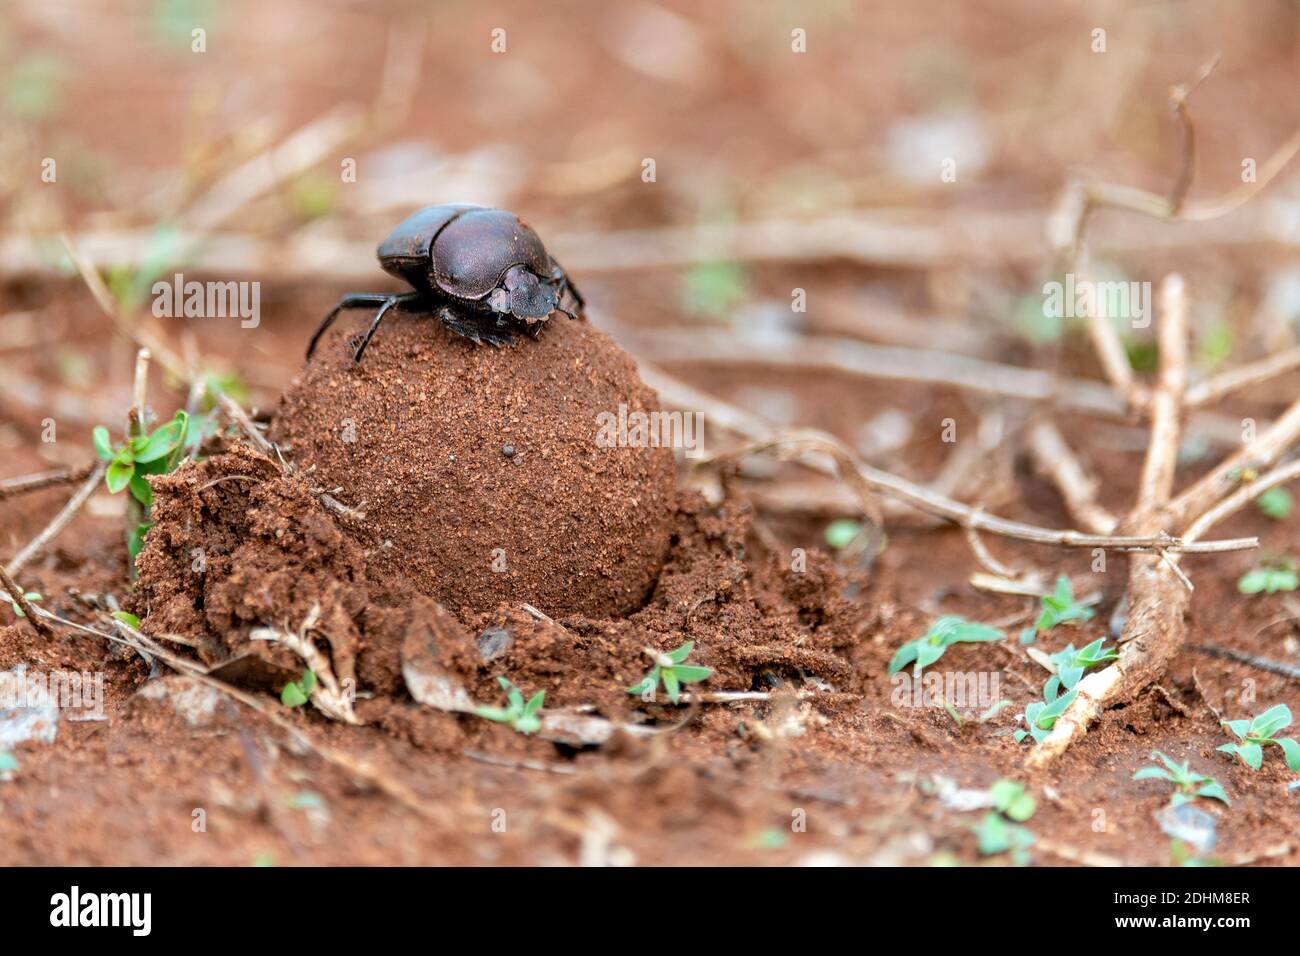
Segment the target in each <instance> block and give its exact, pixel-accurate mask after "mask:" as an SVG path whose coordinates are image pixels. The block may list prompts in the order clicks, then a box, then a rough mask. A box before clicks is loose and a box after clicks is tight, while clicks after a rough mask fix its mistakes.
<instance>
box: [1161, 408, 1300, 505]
mask: <svg viewBox="0 0 1300 956" xmlns="http://www.w3.org/2000/svg"><path fill="white" fill-rule="evenodd" d="M1298 439H1300V399H1297V400H1296V401H1295V402H1293V403H1292V404H1291V407H1289V408H1288V409H1287V410H1286V411H1285V412H1283V413H1282V415H1281V417H1279V418H1278V419H1277V420H1276V421H1275V422H1273V424H1272V425H1270V426H1269V427H1268V428H1266V429H1264V431H1263V432H1262V433H1260V434H1259V435H1257V436H1256V438H1255V440H1254V441H1253V442H1251V443H1250V444H1249V445H1246V446H1245V447H1243V448H1241V449H1240V450H1239V451H1238V452H1237V453H1236V454H1235V455H1232V456H1231V457H1230V458H1228V459H1227V460H1226V461H1224V462H1222V463H1220V464H1219V465H1218V466H1217V467H1216V468H1214V470H1212V471H1211V472H1210V473H1209V474H1208V475H1206V476H1205V477H1203V478H1202V479H1201V480H1200V481H1198V482H1196V483H1195V484H1193V485H1192V486H1191V487H1190V488H1188V489H1187V490H1186V491H1184V492H1183V493H1182V494H1180V495H1179V496H1178V497H1176V498H1175V499H1174V500H1173V502H1172V503H1171V504H1170V506H1169V510H1170V514H1171V518H1172V519H1173V523H1174V524H1176V525H1178V524H1186V523H1187V522H1188V521H1191V520H1192V519H1193V518H1195V517H1196V516H1198V515H1200V514H1203V513H1204V512H1205V511H1207V510H1209V509H1210V508H1211V507H1213V506H1214V504H1215V502H1217V501H1219V500H1220V499H1221V498H1223V497H1224V496H1225V495H1228V494H1231V493H1232V492H1233V491H1234V490H1235V489H1236V488H1237V487H1238V486H1239V484H1240V483H1241V481H1242V480H1243V478H1245V477H1246V476H1247V474H1248V473H1249V472H1251V471H1261V470H1263V469H1266V468H1270V467H1272V466H1273V465H1274V464H1275V463H1276V462H1277V461H1278V460H1279V459H1280V458H1281V457H1282V456H1283V455H1284V454H1285V453H1286V452H1287V450H1288V449H1290V448H1291V447H1292V446H1293V445H1294V444H1295V443H1296V441H1297V440H1298Z"/></svg>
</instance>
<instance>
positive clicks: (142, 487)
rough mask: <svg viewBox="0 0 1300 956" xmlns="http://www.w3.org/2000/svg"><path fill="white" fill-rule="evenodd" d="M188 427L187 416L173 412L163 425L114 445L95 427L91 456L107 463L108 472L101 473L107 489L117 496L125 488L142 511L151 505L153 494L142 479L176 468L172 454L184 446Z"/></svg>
mask: <svg viewBox="0 0 1300 956" xmlns="http://www.w3.org/2000/svg"><path fill="white" fill-rule="evenodd" d="M188 424H189V416H188V415H186V414H185V413H184V412H177V413H176V416H175V417H174V418H173V419H172V420H171V421H169V422H168V423H167V424H166V425H162V426H159V427H158V428H155V429H154V430H153V431H152V432H150V433H147V434H144V435H137V436H135V437H134V438H130V439H128V440H127V441H125V442H123V443H121V444H119V445H116V446H114V445H112V444H111V443H110V441H109V437H108V429H107V428H105V427H104V426H103V425H97V426H96V427H95V432H94V436H95V453H96V454H98V455H99V457H100V458H102V459H103V460H104V461H106V462H108V471H107V472H106V473H105V474H104V483H105V484H106V485H108V490H109V491H110V492H112V493H113V494H117V493H118V492H119V491H122V490H123V489H126V488H129V489H130V491H131V496H132V497H133V498H135V500H136V501H138V502H140V504H142V505H144V506H145V507H146V508H147V507H149V505H151V504H153V492H152V491H151V490H150V489H149V482H147V481H145V479H144V476H145V475H161V474H166V473H167V472H168V471H171V470H172V469H173V468H175V467H176V465H177V463H178V462H177V461H176V460H173V459H175V458H179V456H177V455H176V454H175V453H176V452H177V450H178V449H180V448H182V447H183V446H184V444H185V432H186V428H187V426H188Z"/></svg>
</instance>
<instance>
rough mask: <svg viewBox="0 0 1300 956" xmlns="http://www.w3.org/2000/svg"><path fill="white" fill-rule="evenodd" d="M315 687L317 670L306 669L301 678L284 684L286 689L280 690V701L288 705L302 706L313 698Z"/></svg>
mask: <svg viewBox="0 0 1300 956" xmlns="http://www.w3.org/2000/svg"><path fill="white" fill-rule="evenodd" d="M315 687H316V672H315V671H312V670H305V671H303V672H302V677H301V678H299V679H298V680H291V681H289V683H287V684H285V685H284V690H282V691H280V703H282V704H284V706H286V707H301V706H302V705H303V704H305V703H307V701H308V700H309V699H310V698H311V692H312V690H313V689H315Z"/></svg>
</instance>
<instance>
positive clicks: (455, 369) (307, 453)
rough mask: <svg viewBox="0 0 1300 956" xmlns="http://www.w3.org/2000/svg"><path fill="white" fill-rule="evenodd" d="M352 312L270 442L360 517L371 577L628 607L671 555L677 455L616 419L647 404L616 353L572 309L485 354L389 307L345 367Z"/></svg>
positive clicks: (597, 608) (289, 398)
mask: <svg viewBox="0 0 1300 956" xmlns="http://www.w3.org/2000/svg"><path fill="white" fill-rule="evenodd" d="M361 316H364V317H365V318H364V319H363V318H361ZM365 321H368V315H367V314H366V313H361V314H360V316H358V317H357V318H351V317H349V319H348V320H346V321H343V320H341V321H340V322H338V323H337V324H336V325H335V326H334V328H333V329H331V331H330V333H329V334H328V335H327V336H326V337H325V338H324V339H323V340H322V341H321V344H320V346H319V347H318V348H317V350H316V353H315V355H314V357H313V358H312V360H311V361H310V362H309V363H308V365H307V366H306V368H305V369H304V370H303V371H302V372H301V373H300V374H299V376H298V377H297V378H296V379H295V380H294V382H293V383H292V384H291V386H290V387H289V389H288V390H287V391H286V392H285V394H284V397H283V398H282V400H281V403H280V406H279V408H278V410H277V412H276V415H275V418H274V421H273V423H272V428H271V438H272V440H273V441H275V442H277V443H278V444H279V445H280V446H281V447H282V448H283V449H284V450H285V452H286V454H287V455H288V456H289V457H290V458H291V459H292V460H293V461H294V462H295V463H296V464H297V465H298V467H299V468H300V469H307V468H309V467H312V466H314V469H315V470H314V471H312V472H311V480H312V481H313V482H314V483H316V484H318V485H319V486H321V487H323V488H326V489H333V488H336V487H337V488H339V489H341V490H340V491H339V492H338V493H337V497H339V498H340V499H341V500H343V501H345V502H346V503H347V504H349V505H351V506H354V507H356V508H358V509H359V510H361V511H363V512H364V514H365V518H364V521H362V522H360V524H361V525H362V526H363V533H364V535H365V537H366V538H367V539H368V546H369V548H370V549H371V550H370V554H369V555H368V558H367V560H368V563H369V566H370V567H371V568H372V573H373V572H378V573H379V574H381V575H382V574H385V573H389V574H400V575H404V576H406V577H407V578H408V579H409V580H410V581H411V582H412V583H413V584H415V586H416V587H418V588H420V589H421V590H422V591H424V592H425V593H426V594H428V595H429V596H430V597H432V598H434V599H436V600H438V601H440V602H441V603H442V604H443V605H444V606H446V607H448V608H449V609H452V610H454V611H458V612H469V613H479V612H483V611H488V610H491V609H493V608H495V607H496V606H497V605H499V604H500V603H502V602H527V603H529V604H533V605H535V606H536V607H538V608H539V609H540V610H542V611H544V612H546V613H547V614H551V615H563V614H571V613H580V614H583V615H586V616H588V617H592V618H604V617H612V616H616V615H619V614H624V613H627V612H629V611H632V610H634V609H636V608H638V607H640V606H641V605H642V604H643V603H644V602H645V600H646V598H647V597H648V596H649V593H650V592H651V591H652V589H653V587H654V584H655V580H656V578H657V576H658V574H659V571H660V569H661V567H662V565H663V562H664V559H665V556H666V552H667V550H668V545H669V527H670V519H671V515H672V510H673V507H674V504H675V465H674V460H673V454H672V452H671V450H670V449H668V448H665V447H648V446H649V445H651V444H653V443H652V442H650V441H645V440H636V439H637V436H636V434H635V433H634V434H633V435H632V436H631V437H632V440H629V441H624V440H622V439H623V437H625V436H624V432H623V431H621V430H620V429H619V428H617V427H615V426H614V425H613V423H614V422H618V421H626V420H627V416H633V418H634V419H635V417H636V416H635V413H637V412H640V413H643V414H649V413H653V412H656V411H659V405H658V399H657V396H656V395H655V393H654V392H653V391H652V390H651V389H650V388H648V387H647V386H646V385H645V384H644V383H642V381H641V380H640V378H639V377H638V375H637V372H636V366H635V364H634V363H633V362H632V360H631V358H630V357H629V356H628V355H627V354H626V353H625V352H623V350H622V349H620V348H619V347H618V346H617V345H616V344H614V342H613V340H612V339H610V338H609V337H608V336H607V335H605V334H604V333H602V332H600V331H599V330H597V329H595V328H593V327H592V326H591V325H590V324H589V323H587V322H585V321H575V320H570V319H566V318H557V319H554V320H551V321H550V322H548V324H547V328H546V330H545V331H544V332H543V333H542V334H541V336H540V337H539V338H537V339H532V338H529V337H525V336H516V337H515V339H514V340H513V341H512V342H511V343H510V344H509V345H506V346H504V347H501V348H493V347H490V346H486V345H475V344H474V343H472V342H470V341H468V340H467V339H464V338H462V337H460V336H457V335H454V334H453V333H451V332H449V331H448V330H447V329H446V328H444V327H443V325H442V323H441V322H438V321H436V320H435V319H433V318H431V317H429V316H424V315H417V314H404V313H396V314H395V313H393V312H390V313H389V315H388V316H387V317H386V318H385V320H384V324H383V325H382V326H381V327H380V329H379V330H378V332H377V333H376V335H375V338H374V339H373V340H372V341H371V343H370V345H369V347H368V349H367V351H366V353H365V355H364V357H363V359H362V361H361V362H360V363H354V362H353V359H352V352H351V349H350V348H349V340H352V339H354V338H355V336H356V334H357V332H358V331H359V330H360V329H361V328H364V322H365ZM612 436H617V438H616V440H611V437H612ZM354 524H355V522H354Z"/></svg>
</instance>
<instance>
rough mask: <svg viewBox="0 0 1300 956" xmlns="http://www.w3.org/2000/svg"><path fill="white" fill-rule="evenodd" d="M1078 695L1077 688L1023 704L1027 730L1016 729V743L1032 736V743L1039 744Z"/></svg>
mask: <svg viewBox="0 0 1300 956" xmlns="http://www.w3.org/2000/svg"><path fill="white" fill-rule="evenodd" d="M1078 695H1079V692H1078V691H1077V690H1072V691H1070V692H1069V693H1066V694H1062V695H1061V696H1060V697H1057V698H1056V699H1055V700H1050V701H1041V700H1036V701H1034V702H1033V703H1030V704H1027V705H1026V706H1025V725H1026V726H1027V727H1028V728H1029V729H1028V730H1017V731H1016V733H1015V737H1016V743H1021V742H1023V741H1024V739H1025V738H1026V737H1033V738H1034V743H1036V744H1041V743H1042V742H1043V740H1044V739H1045V738H1046V737H1047V735H1048V734H1049V733H1051V732H1052V728H1053V727H1055V726H1056V721H1057V718H1059V717H1060V716H1061V715H1062V714H1063V713H1065V709H1066V708H1067V707H1069V706H1070V705H1071V704H1072V703H1074V698H1075V697H1077V696H1078Z"/></svg>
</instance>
